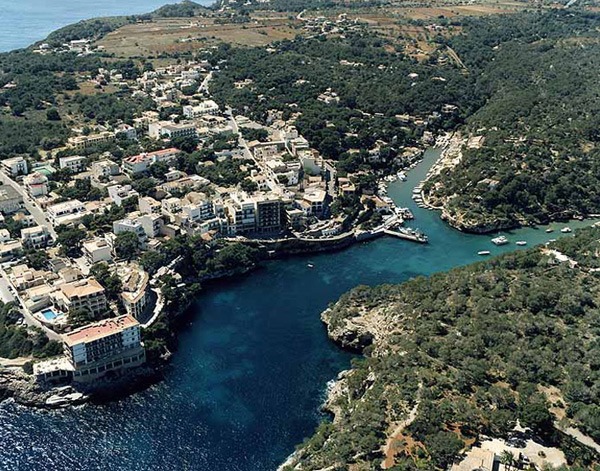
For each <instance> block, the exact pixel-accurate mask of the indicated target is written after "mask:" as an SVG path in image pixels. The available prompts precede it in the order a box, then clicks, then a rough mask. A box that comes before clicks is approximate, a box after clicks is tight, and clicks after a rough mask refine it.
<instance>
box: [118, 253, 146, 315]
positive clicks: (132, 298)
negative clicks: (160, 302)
mask: <svg viewBox="0 0 600 471" xmlns="http://www.w3.org/2000/svg"><path fill="white" fill-rule="evenodd" d="M117 275H118V276H119V278H120V279H121V280H122V282H123V291H122V292H121V300H122V301H123V305H124V306H125V309H126V310H127V313H128V314H130V315H131V316H133V317H134V318H136V319H140V317H141V316H142V314H143V313H144V311H145V309H146V307H147V306H148V304H149V303H150V299H151V297H150V277H149V276H148V273H147V272H145V271H144V270H143V269H142V268H141V267H140V266H139V265H137V264H135V263H129V264H122V265H119V266H118V267H117Z"/></svg>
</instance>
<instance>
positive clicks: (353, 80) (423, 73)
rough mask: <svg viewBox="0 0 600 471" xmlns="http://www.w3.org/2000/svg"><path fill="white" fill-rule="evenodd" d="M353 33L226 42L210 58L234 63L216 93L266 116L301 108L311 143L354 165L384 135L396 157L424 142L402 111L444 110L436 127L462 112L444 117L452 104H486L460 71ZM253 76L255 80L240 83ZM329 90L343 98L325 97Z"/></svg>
mask: <svg viewBox="0 0 600 471" xmlns="http://www.w3.org/2000/svg"><path fill="white" fill-rule="evenodd" d="M348 36H349V37H348V38H346V39H342V38H335V39H324V38H319V39H303V38H298V39H296V40H293V41H284V42H281V43H279V44H278V45H277V51H276V52H268V51H267V50H265V49H252V50H248V49H242V48H230V47H228V46H223V47H221V48H220V49H219V51H218V52H217V53H215V54H212V55H211V57H210V60H211V61H214V62H215V63H216V62H218V61H221V60H225V61H227V62H226V65H225V66H224V67H223V70H222V71H221V73H219V74H218V75H217V76H216V77H215V80H213V81H212V82H211V91H212V93H213V94H214V95H215V97H216V98H217V100H218V101H220V102H221V103H223V104H224V103H227V104H228V105H230V106H231V107H233V108H234V110H235V111H236V112H239V113H242V114H249V115H250V116H251V117H252V118H254V119H257V120H259V121H262V122H266V121H267V118H268V115H269V113H268V112H269V110H280V111H281V112H282V113H283V118H284V119H289V118H290V117H291V116H292V114H293V113H296V112H297V113H298V114H299V116H298V118H297V120H296V123H295V124H296V126H297V127H298V130H299V131H300V133H301V134H302V135H303V136H304V137H305V138H306V139H308V141H309V142H310V143H311V145H312V146H313V147H314V148H316V149H317V150H319V152H321V153H322V154H323V155H324V156H325V157H328V158H333V159H335V160H339V161H340V163H341V165H342V166H343V165H344V164H345V165H346V166H347V167H350V169H351V170H357V169H358V167H359V165H360V164H364V165H367V168H369V166H370V164H368V162H366V161H365V159H362V160H361V162H360V163H357V164H355V165H353V163H354V162H355V161H356V158H357V157H356V154H351V153H348V151H349V150H351V149H358V150H369V149H372V148H374V147H375V146H376V144H377V141H378V140H381V141H383V144H382V146H383V147H384V149H383V151H384V152H383V153H384V154H386V156H387V157H388V160H389V159H392V158H393V157H395V156H396V153H397V152H396V151H398V150H400V149H401V148H402V147H404V146H410V145H414V144H416V143H417V140H418V138H419V137H420V136H421V135H422V132H423V130H422V129H421V130H417V129H416V128H415V127H410V126H409V127H407V126H406V123H404V122H403V121H402V120H399V119H398V118H397V117H396V115H398V114H411V115H419V116H424V117H427V116H428V115H430V114H433V113H434V112H436V113H438V114H437V115H434V116H432V117H431V119H430V121H431V123H430V126H431V129H432V130H435V129H447V128H453V127H454V126H456V124H458V123H459V122H460V116H454V115H453V116H446V117H442V116H441V115H440V114H439V112H440V111H441V109H442V106H443V105H444V104H446V103H454V104H458V105H460V109H461V110H462V112H463V113H464V114H465V115H468V114H470V113H471V112H472V111H473V110H475V109H476V108H477V106H478V105H479V104H480V99H478V97H477V95H476V94H475V93H474V92H475V90H474V88H473V87H472V86H471V81H470V79H469V78H468V77H465V75H464V74H463V73H461V71H460V70H458V69H455V68H450V67H447V68H440V67H439V66H435V65H429V64H421V63H418V62H416V61H415V60H413V59H410V58H408V57H406V56H404V55H403V54H402V53H401V52H395V51H394V52H389V51H388V50H387V49H386V48H384V46H385V45H386V44H385V43H383V42H382V40H380V39H378V38H375V37H372V36H370V35H368V34H358V33H357V34H350V35H348ZM344 61H345V62H344ZM246 79H250V80H252V83H251V84H250V85H248V86H246V87H244V88H241V89H239V88H236V87H235V86H234V83H235V82H238V81H243V80H246ZM328 89H330V91H331V92H333V93H335V94H337V96H338V97H339V101H338V102H330V103H325V102H324V101H322V99H321V100H319V96H320V95H321V94H323V93H325V92H327V90H328ZM321 98H323V97H321ZM361 157H362V156H361Z"/></svg>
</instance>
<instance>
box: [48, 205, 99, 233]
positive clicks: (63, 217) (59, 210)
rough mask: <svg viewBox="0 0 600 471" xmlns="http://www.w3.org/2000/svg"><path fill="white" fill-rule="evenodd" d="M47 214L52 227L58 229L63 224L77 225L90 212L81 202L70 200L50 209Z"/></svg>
mask: <svg viewBox="0 0 600 471" xmlns="http://www.w3.org/2000/svg"><path fill="white" fill-rule="evenodd" d="M46 214H47V215H48V219H49V220H50V222H51V223H52V225H53V226H55V227H56V226H59V225H61V224H65V225H67V224H74V223H77V222H79V221H80V220H81V219H82V218H83V217H84V216H86V215H88V214H89V212H88V211H87V209H86V208H85V205H84V204H83V203H82V202H81V201H79V200H70V201H65V202H63V203H58V204H54V205H52V206H50V207H48V209H47V210H46Z"/></svg>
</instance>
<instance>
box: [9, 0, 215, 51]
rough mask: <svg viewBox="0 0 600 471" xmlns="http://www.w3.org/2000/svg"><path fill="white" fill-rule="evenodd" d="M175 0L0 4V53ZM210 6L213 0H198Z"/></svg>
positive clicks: (28, 0)
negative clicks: (72, 27)
mask: <svg viewBox="0 0 600 471" xmlns="http://www.w3.org/2000/svg"><path fill="white" fill-rule="evenodd" d="M166 3H177V2H176V0H0V52H4V51H10V50H13V49H18V48H22V47H27V46H29V45H30V44H32V43H34V42H36V41H40V40H42V39H44V38H45V37H46V36H48V34H50V33H51V32H52V31H54V30H56V29H58V28H61V27H63V26H67V25H69V24H72V23H76V22H77V21H80V20H84V19H90V18H97V17H102V16H119V15H134V14H141V13H148V12H150V11H153V10H156V9H157V8H158V7H161V6H162V5H164V4H166ZM197 3H202V4H204V5H209V4H211V3H212V1H210V0H197Z"/></svg>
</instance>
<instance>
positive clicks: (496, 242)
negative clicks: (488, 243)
mask: <svg viewBox="0 0 600 471" xmlns="http://www.w3.org/2000/svg"><path fill="white" fill-rule="evenodd" d="M492 244H494V245H506V244H508V239H507V238H506V237H504V236H500V237H495V238H493V239H492Z"/></svg>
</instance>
